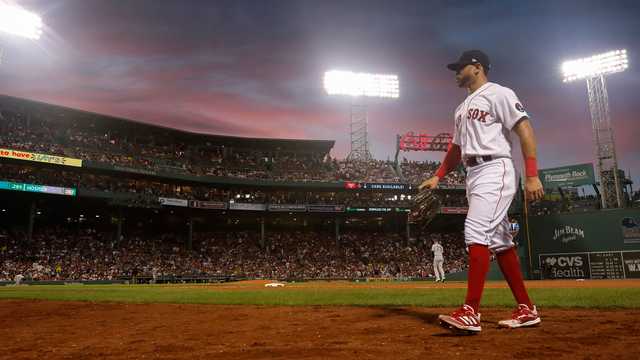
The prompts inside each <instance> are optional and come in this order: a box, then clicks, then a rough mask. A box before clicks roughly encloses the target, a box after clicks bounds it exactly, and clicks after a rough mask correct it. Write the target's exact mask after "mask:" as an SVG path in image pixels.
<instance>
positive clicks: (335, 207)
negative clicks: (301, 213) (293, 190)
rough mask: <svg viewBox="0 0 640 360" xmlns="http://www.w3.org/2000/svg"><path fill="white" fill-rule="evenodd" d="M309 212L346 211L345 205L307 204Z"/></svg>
mask: <svg viewBox="0 0 640 360" xmlns="http://www.w3.org/2000/svg"><path fill="white" fill-rule="evenodd" d="M307 210H308V211H309V212H326V213H332V212H344V210H345V208H344V205H307Z"/></svg>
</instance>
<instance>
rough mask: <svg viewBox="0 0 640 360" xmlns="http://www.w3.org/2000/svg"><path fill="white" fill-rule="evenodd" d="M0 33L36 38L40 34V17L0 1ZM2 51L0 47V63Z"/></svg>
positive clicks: (0, 62) (0, 61)
mask: <svg viewBox="0 0 640 360" xmlns="http://www.w3.org/2000/svg"><path fill="white" fill-rule="evenodd" d="M0 1H1V0H0ZM0 33H5V34H10V35H14V36H19V37H23V38H27V39H31V40H38V39H40V36H41V35H42V19H41V18H40V16H38V15H36V14H35V13H32V12H30V11H27V10H25V9H23V8H21V7H19V6H17V5H9V4H7V3H3V2H0ZM2 53H3V51H2V48H1V47H0V64H2V55H3V54H2Z"/></svg>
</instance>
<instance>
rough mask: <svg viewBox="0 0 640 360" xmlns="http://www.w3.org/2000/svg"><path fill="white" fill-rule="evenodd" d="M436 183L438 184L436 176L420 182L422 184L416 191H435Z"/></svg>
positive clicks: (438, 180) (438, 179)
mask: <svg viewBox="0 0 640 360" xmlns="http://www.w3.org/2000/svg"><path fill="white" fill-rule="evenodd" d="M438 182H440V178H439V177H437V176H433V177H431V178H429V179H427V180H425V181H423V182H422V184H420V186H418V190H422V189H435V188H437V187H438Z"/></svg>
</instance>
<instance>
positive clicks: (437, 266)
mask: <svg viewBox="0 0 640 360" xmlns="http://www.w3.org/2000/svg"><path fill="white" fill-rule="evenodd" d="M431 252H432V253H433V274H434V275H435V277H436V282H439V281H442V282H444V268H443V266H444V256H443V255H442V254H443V253H444V248H443V247H442V245H440V242H438V240H433V245H431Z"/></svg>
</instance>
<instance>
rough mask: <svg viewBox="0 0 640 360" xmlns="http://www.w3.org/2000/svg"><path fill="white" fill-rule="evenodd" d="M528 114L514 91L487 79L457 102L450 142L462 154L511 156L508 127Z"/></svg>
mask: <svg viewBox="0 0 640 360" xmlns="http://www.w3.org/2000/svg"><path fill="white" fill-rule="evenodd" d="M523 117H529V115H528V114H527V112H526V111H525V110H524V107H523V106H522V103H521V102H520V100H518V97H517V96H516V94H515V93H514V92H513V90H511V89H509V88H507V87H504V86H500V85H498V84H496V83H492V82H487V83H486V84H484V85H482V86H481V87H479V88H478V89H477V90H476V91H474V92H473V93H471V94H469V96H467V98H466V99H465V100H464V101H463V102H462V104H460V105H458V107H457V108H456V112H455V117H454V119H455V131H454V133H453V143H454V144H456V145H459V146H460V150H461V153H462V156H463V157H464V156H476V155H478V156H483V155H492V156H496V157H511V130H512V129H513V127H514V126H515V124H517V123H518V121H519V120H520V119H522V118H523Z"/></svg>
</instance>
